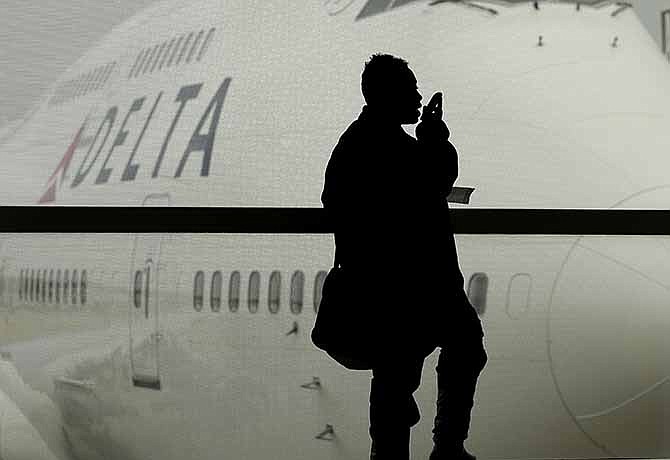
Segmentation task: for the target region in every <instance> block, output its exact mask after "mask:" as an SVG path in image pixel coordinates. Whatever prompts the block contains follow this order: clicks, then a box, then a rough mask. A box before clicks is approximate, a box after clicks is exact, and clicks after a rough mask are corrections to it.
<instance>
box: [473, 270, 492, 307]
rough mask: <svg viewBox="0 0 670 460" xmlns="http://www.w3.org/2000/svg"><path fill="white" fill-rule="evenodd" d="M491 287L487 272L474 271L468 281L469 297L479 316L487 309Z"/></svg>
mask: <svg viewBox="0 0 670 460" xmlns="http://www.w3.org/2000/svg"><path fill="white" fill-rule="evenodd" d="M488 287H489V277H488V276H487V275H486V273H473V275H472V276H471V277H470V281H468V299H469V300H470V303H471V304H472V306H473V307H474V308H475V310H476V311H477V314H478V315H479V316H482V315H483V314H484V311H486V295H487V291H488Z"/></svg>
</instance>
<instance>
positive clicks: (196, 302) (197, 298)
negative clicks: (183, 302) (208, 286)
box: [193, 270, 205, 311]
mask: <svg viewBox="0 0 670 460" xmlns="http://www.w3.org/2000/svg"><path fill="white" fill-rule="evenodd" d="M204 287H205V274H204V273H203V272H202V270H198V272H196V274H195V279H194V280H193V309H194V310H195V311H202V296H203V290H204Z"/></svg>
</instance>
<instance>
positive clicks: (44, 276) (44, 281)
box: [42, 268, 47, 303]
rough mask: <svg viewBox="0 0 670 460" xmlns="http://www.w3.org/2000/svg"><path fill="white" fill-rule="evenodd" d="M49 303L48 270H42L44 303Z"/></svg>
mask: <svg viewBox="0 0 670 460" xmlns="http://www.w3.org/2000/svg"><path fill="white" fill-rule="evenodd" d="M46 302H47V269H46V268H45V269H43V270H42V303H46Z"/></svg>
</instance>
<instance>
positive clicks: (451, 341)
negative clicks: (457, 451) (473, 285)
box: [433, 293, 487, 448]
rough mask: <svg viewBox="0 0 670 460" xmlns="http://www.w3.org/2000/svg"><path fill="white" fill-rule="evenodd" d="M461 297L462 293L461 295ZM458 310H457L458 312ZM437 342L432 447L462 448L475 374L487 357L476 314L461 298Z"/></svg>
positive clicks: (475, 381)
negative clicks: (435, 400)
mask: <svg viewBox="0 0 670 460" xmlns="http://www.w3.org/2000/svg"><path fill="white" fill-rule="evenodd" d="M463 296H465V293H463ZM459 308H460V309H459ZM445 321H447V322H449V323H450V324H445V327H444V328H441V329H442V330H443V331H444V337H443V338H442V339H441V340H440V342H439V345H440V346H441V350H440V356H439V358H438V363H437V367H436V371H437V412H436V415H435V424H434V427H433V442H434V443H435V446H436V447H439V446H443V447H445V448H447V446H448V447H449V448H451V447H453V446H459V447H460V446H462V444H463V441H464V440H465V439H466V438H467V437H468V430H469V427H470V413H471V410H472V406H473V405H474V394H475V388H476V385H477V379H478V378H479V374H480V373H481V371H482V369H483V368H484V366H485V364H486V361H487V356H486V351H485V349H484V333H483V329H482V325H481V321H480V320H479V317H478V316H477V312H476V311H475V309H474V308H473V307H472V305H470V303H469V301H467V297H466V298H465V301H464V304H463V305H462V307H461V306H460V305H454V309H453V310H452V311H450V312H449V314H448V317H447V318H446V319H445Z"/></svg>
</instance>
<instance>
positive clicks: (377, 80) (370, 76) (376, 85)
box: [361, 53, 410, 104]
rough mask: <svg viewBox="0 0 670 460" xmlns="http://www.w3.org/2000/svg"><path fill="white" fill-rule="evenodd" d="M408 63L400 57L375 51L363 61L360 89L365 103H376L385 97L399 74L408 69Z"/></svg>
mask: <svg viewBox="0 0 670 460" xmlns="http://www.w3.org/2000/svg"><path fill="white" fill-rule="evenodd" d="M409 70H410V69H409V64H407V61H405V60H404V59H402V58H399V57H396V56H393V55H390V54H381V53H376V54H373V55H372V56H370V60H369V61H368V62H366V63H365V68H364V69H363V74H362V75H361V91H362V93H363V98H364V99H365V102H366V103H367V104H374V103H378V102H379V101H380V100H382V99H383V98H384V97H387V96H388V95H389V94H390V92H391V90H392V89H393V88H394V87H397V85H395V83H397V81H398V80H399V78H398V77H399V75H402V74H403V73H404V72H407V71H409Z"/></svg>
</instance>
